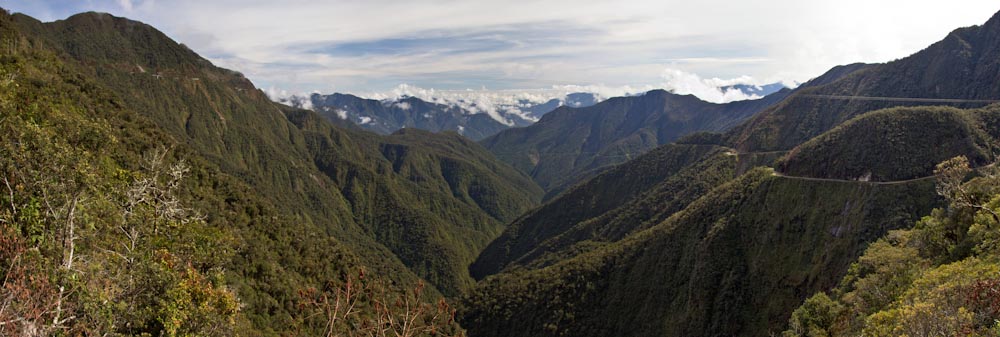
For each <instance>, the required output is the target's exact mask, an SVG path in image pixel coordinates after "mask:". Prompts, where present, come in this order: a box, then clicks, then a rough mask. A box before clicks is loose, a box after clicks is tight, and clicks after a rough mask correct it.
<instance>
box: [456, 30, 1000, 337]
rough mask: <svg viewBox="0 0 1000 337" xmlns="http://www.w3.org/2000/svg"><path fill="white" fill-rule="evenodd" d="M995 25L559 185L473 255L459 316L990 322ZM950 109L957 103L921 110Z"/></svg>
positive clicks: (955, 326)
mask: <svg viewBox="0 0 1000 337" xmlns="http://www.w3.org/2000/svg"><path fill="white" fill-rule="evenodd" d="M998 26H1000V13H998V14H997V15H996V16H994V18H993V19H991V20H990V22H988V23H987V24H985V25H984V26H982V27H971V28H964V29H960V30H957V31H956V32H954V33H952V34H950V35H949V36H948V37H947V38H946V39H945V40H944V41H942V42H939V43H937V44H934V45H932V46H931V47H929V48H928V49H925V50H924V51H921V52H919V53H917V54H915V55H914V56H911V57H909V58H904V59H901V60H899V61H894V62H890V63H887V64H881V65H867V64H852V65H847V66H841V67H836V68H834V69H831V70H830V71H829V72H827V73H826V74H824V75H823V76H820V77H818V78H816V79H814V80H812V81H810V82H808V83H806V84H803V85H802V86H801V87H800V88H798V89H796V90H795V91H794V92H792V93H790V94H789V95H788V96H787V98H785V99H784V100H782V101H781V102H778V103H777V104H774V105H773V106H771V107H769V108H767V109H764V110H763V111H762V112H760V113H759V114H757V115H755V116H753V117H752V118H750V119H748V120H746V121H744V122H743V123H742V124H740V125H738V126H736V127H734V128H732V129H731V130H730V131H728V132H725V133H722V134H718V133H696V134H692V135H689V136H687V137H685V138H683V139H681V140H680V141H679V142H678V143H677V144H672V145H666V146H661V147H660V148H657V149H656V150H653V151H650V152H648V153H647V154H645V155H643V156H641V157H638V158H637V159H633V160H631V161H628V162H626V163H624V164H620V165H618V166H615V167H614V168H612V169H609V170H606V171H604V172H603V173H601V174H598V175H596V176H595V177H594V178H591V179H589V180H586V181H584V182H582V183H580V184H578V185H576V186H574V187H572V188H570V189H568V190H566V192H563V193H562V194H559V195H556V196H555V197H554V198H552V199H550V200H549V201H547V202H546V203H545V204H543V205H542V206H539V207H538V208H536V209H535V210H533V211H531V212H529V213H527V214H526V215H525V216H524V217H521V218H519V219H518V220H515V221H514V222H513V223H512V224H511V226H510V227H509V228H508V229H507V230H505V232H504V234H502V235H501V236H500V237H499V238H498V239H497V240H496V241H494V242H493V243H491V244H490V245H489V246H488V247H487V248H486V249H485V250H484V252H483V253H482V254H481V255H480V256H479V258H478V259H477V260H476V263H474V264H473V265H472V267H471V268H470V271H471V272H472V273H473V274H474V275H475V276H476V278H478V279H481V281H480V283H479V284H478V286H477V287H476V288H475V289H474V290H473V291H472V292H470V293H469V294H468V295H466V296H465V297H464V298H463V301H462V310H461V311H460V315H459V317H460V322H461V323H462V325H463V326H464V327H466V328H467V329H469V332H470V334H472V335H477V336H655V335H661V336H662V335H665V336H731V335H739V336H768V335H774V334H775V333H776V332H777V331H782V330H786V329H787V331H786V332H785V335H786V336H806V335H824V334H826V333H827V332H829V333H834V335H858V334H864V335H901V334H904V333H908V334H911V335H918V334H920V333H933V332H934V331H946V332H952V331H956V330H962V331H993V330H990V329H993V328H995V322H991V321H990V320H991V319H992V317H995V316H990V315H992V314H993V313H995V312H996V311H995V309H994V308H995V306H991V304H989V303H996V302H995V298H996V297H995V296H993V295H987V294H988V292H989V291H993V290H994V289H996V286H995V282H994V280H993V279H994V277H993V276H989V275H993V274H990V273H991V271H995V270H996V262H995V261H996V260H995V258H996V257H995V256H996V255H995V252H994V251H995V249H994V248H991V247H995V246H991V245H995V243H996V240H995V237H996V235H995V227H993V226H995V225H993V223H995V222H996V217H995V214H994V213H995V208H996V199H995V197H994V195H995V194H996V191H997V188H996V186H997V184H996V183H995V181H996V173H995V172H993V171H991V170H993V168H992V166H991V165H989V164H990V163H992V162H995V161H996V153H997V152H996V148H997V146H998V145H1000V137H998V135H1000V127H998V125H1000V124H997V116H998V114H1000V104H993V105H988V106H985V107H982V106H984V105H986V104H989V103H990V100H992V99H995V98H992V97H996V96H995V95H994V94H993V93H994V91H995V90H997V88H998V87H996V85H995V84H996V83H995V82H996V81H995V78H997V76H996V75H997V74H996V73H995V72H996V71H998V68H997V66H996V65H995V64H996V62H997V59H996V58H995V57H992V56H994V55H996V53H997V51H998V50H1000V40H998V39H997V37H998V36H1000V34H998V31H1000V29H998V28H1000V27H998ZM959 42H961V43H959ZM944 69H948V70H944ZM939 84H940V85H939ZM945 84H946V85H947V87H945ZM840 90H844V91H840ZM835 96H865V97H890V98H894V97H916V98H941V99H953V98H959V99H967V100H980V101H957V102H952V101H933V100H932V101H897V100H895V99H885V100H882V99H878V100H871V99H859V98H853V99H850V98H851V97H848V98H849V99H840V98H838V97H835ZM942 103H943V104H946V105H957V106H958V107H954V106H950V107H942V106H925V105H931V104H934V105H940V104H942ZM904 105H909V106H904ZM885 107H888V108H885ZM551 115H552V114H550V116H551ZM539 124H541V123H539ZM506 132H510V131H506ZM506 132H505V133H506ZM503 134H504V133H501V134H499V135H503ZM499 135H498V136H499ZM489 140H490V139H487V140H486V141H484V143H485V142H488V141H489ZM486 144H487V146H488V147H489V146H490V145H489V144H488V143H486ZM699 149H700V150H699ZM955 156H962V157H960V158H962V159H961V160H959V161H960V162H964V163H965V164H964V165H969V166H972V167H978V168H980V170H979V172H980V173H979V174H982V175H984V176H983V177H981V178H973V179H972V181H970V182H969V183H967V184H965V187H963V188H962V189H959V188H958V187H956V186H960V184H958V183H956V182H954V181H952V182H939V181H940V180H941V179H953V180H957V181H959V182H960V181H961V180H963V179H965V178H966V177H967V176H972V177H976V175H975V174H972V170H971V169H968V168H967V166H965V167H966V169H965V170H962V167H963V166H962V165H952V166H951V167H955V168H957V171H956V172H957V173H941V172H942V171H941V167H943V166H942V165H944V167H949V166H948V165H951V164H948V163H952V162H954V161H955V160H957V159H955V160H949V158H952V157H955ZM942 161H945V164H940V165H939V164H938V163H941V162H942ZM760 166H773V167H774V168H773V169H772V168H768V167H760ZM991 182H992V183H991ZM949 191H950V192H949ZM988 200H992V201H988ZM945 201H950V202H951V205H952V206H951V207H950V208H949V209H947V210H945V209H941V210H937V211H934V212H933V213H931V209H932V208H934V207H941V206H944V205H946V203H945ZM977 213H978V215H975V214H977ZM927 214H931V216H930V217H924V216H926V215H927ZM973 215H975V216H973ZM918 219H922V220H920V221H917V220H918ZM914 224H916V226H917V228H916V229H915V230H906V229H907V228H910V227H911V226H914ZM897 229H904V230H903V231H899V230H897ZM873 243H874V244H873ZM974 247H976V248H974ZM866 249H867V253H865V252H866ZM863 254H864V255H863ZM953 262H954V263H953ZM826 293H829V296H827V295H826ZM814 294H815V295H814ZM955 294H962V295H961V296H962V297H956V295H955ZM989 294H992V293H989ZM807 299H808V300H807ZM803 301H805V303H803ZM959 307H962V309H961V310H959ZM949 327H950V328H949Z"/></svg>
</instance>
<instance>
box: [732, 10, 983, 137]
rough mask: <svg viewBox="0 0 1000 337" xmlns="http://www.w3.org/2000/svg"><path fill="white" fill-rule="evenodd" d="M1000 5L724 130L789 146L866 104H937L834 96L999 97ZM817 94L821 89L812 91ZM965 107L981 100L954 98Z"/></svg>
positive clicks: (866, 107)
mask: <svg viewBox="0 0 1000 337" xmlns="http://www.w3.org/2000/svg"><path fill="white" fill-rule="evenodd" d="M997 78H1000V13H998V14H997V15H995V16H994V17H993V18H992V19H990V20H989V21H988V22H986V23H985V24H984V25H982V26H974V27H968V28H961V29H957V30H955V31H953V32H952V33H951V34H948V36H947V37H945V38H944V40H941V41H940V42H937V43H935V44H933V45H931V46H929V47H927V48H926V49H924V50H922V51H920V52H917V53H915V54H913V55H912V56H909V57H906V58H903V59H900V60H896V61H893V62H889V63H885V64H876V65H868V66H864V67H862V68H861V69H859V70H856V71H854V72H851V73H850V74H849V75H847V76H843V77H842V78H839V79H837V80H835V81H829V82H828V83H827V81H822V82H817V83H815V84H814V85H811V86H809V87H808V88H801V89H800V90H797V91H796V93H795V94H793V95H791V96H789V98H788V99H786V100H785V102H783V103H782V104H778V105H776V106H774V107H772V108H770V109H768V110H767V111H764V112H762V113H761V114H758V115H757V116H755V117H754V118H752V119H751V120H749V121H748V122H747V123H744V124H743V125H741V126H739V127H737V128H734V129H733V130H731V131H730V132H729V133H728V134H727V142H728V143H729V144H730V145H732V146H734V147H737V148H739V149H740V150H742V151H745V152H747V151H771V150H788V149H791V148H792V147H795V146H796V145H798V144H801V143H803V142H805V141H806V140H809V139H810V138H812V137H815V136H817V135H819V134H821V133H823V132H825V131H827V130H830V129H832V128H833V127H835V126H837V125H839V124H841V123H843V122H845V121H847V120H849V119H851V118H853V117H855V116H857V115H859V114H862V113H865V112H868V111H873V110H878V109H882V108H888V107H893V106H913V105H929V104H935V105H937V104H942V103H937V102H931V103H926V102H915V101H906V100H867V99H858V98H854V99H840V98H831V97H828V96H829V95H836V96H848V97H855V96H863V97H898V98H929V99H965V100H1000V84H998V83H997V81H996V79H997ZM817 95H818V96H817ZM948 104H949V105H952V106H955V107H962V108H970V107H981V106H984V105H986V104H988V103H984V102H956V103H948Z"/></svg>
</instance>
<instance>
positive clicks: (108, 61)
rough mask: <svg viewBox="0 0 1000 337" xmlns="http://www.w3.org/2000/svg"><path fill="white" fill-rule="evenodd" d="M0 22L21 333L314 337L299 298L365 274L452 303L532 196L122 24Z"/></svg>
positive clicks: (451, 140)
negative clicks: (305, 105) (314, 109)
mask: <svg viewBox="0 0 1000 337" xmlns="http://www.w3.org/2000/svg"><path fill="white" fill-rule="evenodd" d="M2 19H3V20H0V23H2V24H0V28H2V29H3V31H4V32H5V35H4V36H3V38H4V41H6V42H5V43H4V44H3V46H4V47H5V48H6V49H4V54H2V55H0V79H3V81H0V84H2V85H4V86H5V87H4V89H5V90H0V106H2V107H3V114H2V115H0V129H2V132H3V134H4V135H5V137H6V138H5V142H4V143H3V144H0V145H2V147H0V151H2V153H0V154H2V155H0V173H2V174H3V176H0V177H4V178H6V179H5V180H4V182H5V184H3V185H2V186H0V187H3V188H0V189H2V190H5V191H8V192H9V191H13V192H11V193H4V194H3V196H0V202H2V204H3V206H2V208H0V219H2V220H3V221H2V223H0V225H2V227H4V228H5V229H9V230H10V233H12V234H10V238H11V239H10V240H15V241H16V242H18V247H24V248H23V249H21V250H19V251H18V252H14V253H11V254H9V256H8V257H6V258H7V260H4V262H10V261H14V262H16V263H15V265H17V266H23V268H21V269H16V270H15V269H12V270H13V271H16V272H17V274H18V275H19V279H18V280H27V281H25V282H22V283H17V285H19V287H20V288H19V289H20V290H21V292H14V291H11V292H9V293H4V296H7V295H8V294H9V295H10V296H9V297H3V299H11V300H12V301H19V302H18V303H21V302H24V303H27V304H30V305H25V306H22V307H23V308H25V309H24V310H23V311H22V313H29V314H33V315H34V316H32V317H34V318H33V319H35V321H38V322H43V321H44V322H53V313H54V312H60V314H59V317H58V319H56V320H55V322H59V324H44V325H39V324H35V325H34V326H36V327H40V328H45V329H50V330H48V331H64V332H67V333H71V334H77V333H80V334H102V333H105V332H107V333H109V334H129V335H131V334H151V335H160V334H163V335H213V334H214V335H285V334H288V333H290V332H292V331H298V332H300V333H303V334H313V333H318V330H311V329H310V328H308V327H306V328H300V327H299V324H300V323H301V320H302V318H303V317H302V316H301V315H303V313H302V312H301V310H300V309H299V308H298V307H297V304H296V303H297V298H298V292H299V290H302V289H307V288H309V287H312V286H317V285H322V284H333V285H338V284H341V283H342V282H344V271H346V270H356V269H357V268H358V267H359V266H360V265H365V266H367V267H369V268H371V269H372V270H373V271H374V273H376V274H380V275H384V276H385V278H386V279H387V283H388V284H390V285H391V286H389V287H387V288H386V291H387V292H388V293H393V292H396V291H399V289H400V288H406V287H408V286H410V285H413V284H417V283H418V281H419V278H426V279H428V280H430V281H432V282H433V285H434V287H428V289H427V291H425V292H423V295H422V296H425V297H426V298H427V299H428V300H431V299H437V298H440V292H439V289H440V290H441V291H444V292H446V293H449V294H457V293H459V292H460V291H461V290H462V289H464V288H466V287H468V286H470V285H471V283H472V281H471V278H470V277H469V276H468V275H467V272H466V270H465V266H466V265H467V264H468V263H470V262H471V260H472V259H473V258H474V256H475V253H476V252H478V250H479V249H481V247H483V246H485V245H486V243H487V242H488V241H489V240H490V239H492V237H493V236H495V235H497V234H499V231H500V226H501V225H502V224H503V222H505V221H508V220H510V219H512V218H513V217H515V216H516V215H517V214H520V213H521V212H522V211H523V210H525V209H527V208H528V207H531V206H532V205H534V204H535V203H536V202H537V200H538V198H539V196H540V194H541V190H540V189H539V188H538V187H537V186H535V185H534V183H532V182H531V181H530V179H528V178H527V177H525V176H524V175H522V174H520V173H518V172H517V171H515V170H513V169H512V168H510V167H509V166H506V165H504V164H501V163H499V162H498V161H496V160H495V159H494V158H493V157H492V155H490V154H489V153H488V152H487V151H486V150H485V149H483V148H482V147H479V146H478V145H476V144H475V143H472V142H470V141H468V140H465V139H463V138H461V137H459V136H457V135H434V134H413V135H406V134H400V135H394V136H388V137H381V136H375V135H370V134H366V133H362V132H357V131H351V130H344V129H341V128H337V127H332V126H330V125H328V123H327V122H325V121H323V120H322V119H321V118H319V117H318V116H316V115H314V114H311V113H309V112H305V111H295V110H291V109H287V108H284V107H282V106H280V105H276V104H273V103H271V102H270V101H269V100H268V99H267V98H266V96H265V95H264V94H263V93H262V92H260V91H259V90H257V89H256V88H254V87H253V86H252V84H251V83H250V82H249V81H247V80H246V79H245V78H243V77H242V76H241V75H239V74H237V73H234V72H231V71H228V70H224V69H219V68H215V67H213V66H211V64H210V63H208V62H207V61H205V60H204V59H201V58H200V57H198V56H197V55H195V54H194V53H192V52H191V51H190V50H188V49H187V48H185V47H184V46H182V45H178V44H176V43H175V42H173V41H171V40H169V39H168V38H167V37H166V36H165V35H163V34H162V33H159V32H157V31H155V29H152V28H151V27H148V26H146V25H144V24H141V23H137V22H133V21H129V20H125V19H121V18H115V17H112V16H110V15H106V14H96V13H88V14H81V15H77V16H74V17H71V18H70V19H67V20H64V21H57V22H54V23H44V24H43V23H41V22H38V21H36V20H34V19H31V18H29V17H26V16H23V15H16V16H14V17H13V18H11V17H7V16H4V17H3V18H2ZM7 33H10V34H7ZM8 47H9V48H8ZM8 79H9V80H8ZM9 88H16V90H7V89H9ZM7 135H9V137H7ZM6 140H10V142H6ZM156 149H169V151H159V152H155V151H154V150H156ZM388 149H402V151H401V152H396V153H393V152H390V151H388ZM154 152H155V154H156V155H153V154H154ZM397 155H399V156H397ZM151 157H152V158H155V160H152V161H151V160H150V158H151ZM152 162H155V163H158V164H156V165H151V164H150V163H152ZM181 163H184V165H180V164H181ZM180 176H183V177H185V179H179V178H178V177H180ZM8 187H9V189H8ZM69 228H72V229H73V230H72V231H70V230H69ZM69 242H72V244H70V243H69ZM70 247H72V248H70ZM22 252H23V253H22ZM70 252H74V253H72V254H75V255H73V256H76V257H77V258H75V259H72V258H69V257H70V256H71V253H70ZM29 255H30V256H31V258H30V259H26V258H25V256H29ZM66 261H76V262H75V263H73V265H72V268H69V267H67V266H66V263H67V262H66ZM19 268H20V267H19ZM36 274H37V275H36ZM39 275H40V276H44V277H43V278H41V279H40V278H38V276H39ZM43 280H44V282H42V281H43ZM29 281H30V282H29ZM11 284H14V283H11ZM24 289H31V292H32V293H33V294H34V295H35V296H30V298H36V299H37V301H28V302H25V301H24V300H23V299H24V298H29V297H25V296H22V295H23V294H24V291H23V290H24ZM15 290H16V289H15ZM53 294H54V295H53ZM53 298H55V299H56V301H58V302H59V303H62V305H63V306H62V309H61V310H58V311H53V310H52V308H50V307H48V305H50V304H52V303H54V302H53V301H52V299H53ZM59 299H61V301H60V300H59ZM32 303H35V304H38V305H37V306H33V305H34V304H32ZM109 303H112V304H109ZM361 309H362V310H365V311H371V310H375V308H374V307H371V306H363V307H362V308H361ZM29 316H30V315H29ZM24 317H28V316H24ZM69 317H72V318H69ZM450 324H451V326H452V328H455V325H454V323H453V322H452V323H450ZM7 327H8V328H11V329H13V327H12V326H10V325H8V326H7ZM7 331H12V330H7Z"/></svg>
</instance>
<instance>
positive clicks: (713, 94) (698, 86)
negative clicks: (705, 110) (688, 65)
mask: <svg viewBox="0 0 1000 337" xmlns="http://www.w3.org/2000/svg"><path fill="white" fill-rule="evenodd" d="M663 80H664V83H663V88H664V89H666V90H667V91H670V92H673V93H675V94H680V95H688V94H691V95H695V96H697V97H698V98H700V99H702V100H704V101H707V102H713V103H728V102H732V101H742V100H748V99H759V98H760V96H757V95H747V94H746V93H744V92H743V91H740V90H738V89H728V90H724V89H723V88H722V87H725V86H731V85H736V84H749V85H759V84H763V83H758V82H757V81H756V80H754V79H753V78H752V77H750V76H740V77H737V78H732V79H725V80H724V79H719V78H708V79H704V78H701V76H698V75H697V74H693V73H689V72H685V71H682V70H679V69H673V68H667V69H665V70H664V71H663Z"/></svg>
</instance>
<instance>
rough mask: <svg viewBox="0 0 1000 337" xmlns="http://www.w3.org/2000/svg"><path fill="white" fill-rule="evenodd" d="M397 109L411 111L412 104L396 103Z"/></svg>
mask: <svg viewBox="0 0 1000 337" xmlns="http://www.w3.org/2000/svg"><path fill="white" fill-rule="evenodd" d="M396 107H397V108H399V109H400V110H404V111H405V110H410V108H411V107H410V103H408V102H396Z"/></svg>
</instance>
